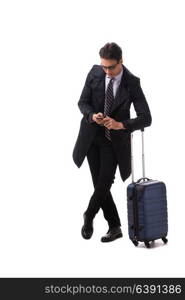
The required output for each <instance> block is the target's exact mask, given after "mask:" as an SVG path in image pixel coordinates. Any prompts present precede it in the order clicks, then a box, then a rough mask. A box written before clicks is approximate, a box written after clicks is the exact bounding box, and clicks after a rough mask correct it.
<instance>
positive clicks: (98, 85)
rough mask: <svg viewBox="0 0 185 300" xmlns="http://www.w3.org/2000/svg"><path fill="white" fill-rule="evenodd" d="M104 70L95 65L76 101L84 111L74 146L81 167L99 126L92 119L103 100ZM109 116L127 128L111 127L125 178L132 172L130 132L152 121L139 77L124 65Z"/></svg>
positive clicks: (77, 162) (77, 163) (112, 137)
mask: <svg viewBox="0 0 185 300" xmlns="http://www.w3.org/2000/svg"><path fill="white" fill-rule="evenodd" d="M105 75H106V74H105V72H104V71H103V69H102V67H101V66H100V65H94V66H93V67H92V69H91V70H90V72H89V73H88V75H87V79H86V82H85V85H84V88H83V90H82V93H81V96H80V100H79V102H78V106H79V109H80V111H81V113H82V114H83V118H82V120H81V125H80V130H79V134H78V138H77V141H76V144H75V147H74V150H73V160H74V162H75V164H76V165H77V166H78V167H80V166H81V165H82V163H83V161H84V158H85V157H86V155H87V152H88V150H89V148H90V146H91V144H92V142H93V140H94V138H95V136H96V134H97V131H98V130H99V128H100V125H98V124H96V123H95V122H93V121H92V118H91V117H92V115H93V113H98V112H102V113H103V110H104V101H105ZM132 103H133V105H134V109H135V111H136V115H137V117H136V118H132V119H131V118H130V106H131V104H132ZM110 117H111V118H113V119H115V120H116V121H119V122H123V124H124V126H125V127H126V129H120V130H113V129H112V130H110V133H111V140H112V145H113V148H114V151H115V153H116V157H117V161H118V166H119V169H120V174H121V177H122V180H123V181H124V180H126V179H127V178H128V177H129V175H130V172H131V159H130V156H131V155H130V133H131V132H132V131H134V130H137V129H142V128H144V127H146V126H150V124H151V120H152V119H151V114H150V110H149V107H148V104H147V102H146V99H145V96H144V94H143V91H142V89H141V87H140V79H139V78H138V77H136V76H134V75H133V74H132V73H131V72H130V71H129V70H128V69H127V68H126V67H125V66H123V76H122V80H121V83H120V86H119V88H118V91H117V93H116V97H115V100H114V104H113V106H112V109H111V114H110Z"/></svg>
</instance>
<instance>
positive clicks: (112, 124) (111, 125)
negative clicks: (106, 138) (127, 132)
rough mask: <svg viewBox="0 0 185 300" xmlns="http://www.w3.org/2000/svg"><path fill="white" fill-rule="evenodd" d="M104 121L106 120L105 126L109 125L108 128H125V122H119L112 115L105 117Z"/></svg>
mask: <svg viewBox="0 0 185 300" xmlns="http://www.w3.org/2000/svg"><path fill="white" fill-rule="evenodd" d="M103 121H104V122H103V124H104V126H105V127H107V128H108V129H114V130H119V129H125V127H124V125H123V123H121V122H117V121H115V120H114V119H112V118H110V117H105V118H104V119H103Z"/></svg>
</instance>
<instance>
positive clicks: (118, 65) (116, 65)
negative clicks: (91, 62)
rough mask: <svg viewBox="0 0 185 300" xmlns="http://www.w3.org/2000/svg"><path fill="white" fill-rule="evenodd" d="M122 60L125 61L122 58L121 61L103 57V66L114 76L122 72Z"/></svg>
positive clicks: (107, 72)
mask: <svg viewBox="0 0 185 300" xmlns="http://www.w3.org/2000/svg"><path fill="white" fill-rule="evenodd" d="M122 62H123V60H122V59H120V61H117V60H115V59H104V58H101V66H102V68H103V70H104V72H105V73H106V74H107V75H108V76H110V77H114V76H116V75H118V74H119V73H120V72H121V70H122Z"/></svg>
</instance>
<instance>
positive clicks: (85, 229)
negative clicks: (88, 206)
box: [81, 213, 93, 240]
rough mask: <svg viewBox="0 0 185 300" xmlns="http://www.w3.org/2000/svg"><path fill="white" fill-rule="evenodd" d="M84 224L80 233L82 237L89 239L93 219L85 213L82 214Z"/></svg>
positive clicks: (91, 232)
mask: <svg viewBox="0 0 185 300" xmlns="http://www.w3.org/2000/svg"><path fill="white" fill-rule="evenodd" d="M83 218H84V225H83V226H82V230H81V234H82V236H83V238H84V239H86V240H89V239H90V238H91V236H92V234H93V221H92V220H90V219H89V218H88V217H87V216H86V214H85V213H84V214H83Z"/></svg>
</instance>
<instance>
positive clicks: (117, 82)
mask: <svg viewBox="0 0 185 300" xmlns="http://www.w3.org/2000/svg"><path fill="white" fill-rule="evenodd" d="M122 75H123V68H122V70H121V72H120V73H119V74H118V75H117V76H115V77H114V81H113V94H114V98H115V96H116V93H117V90H118V87H119V85H120V82H121V78H122ZM110 80H111V77H109V76H108V75H106V77H105V91H106V90H107V86H108V84H109V81H110Z"/></svg>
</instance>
